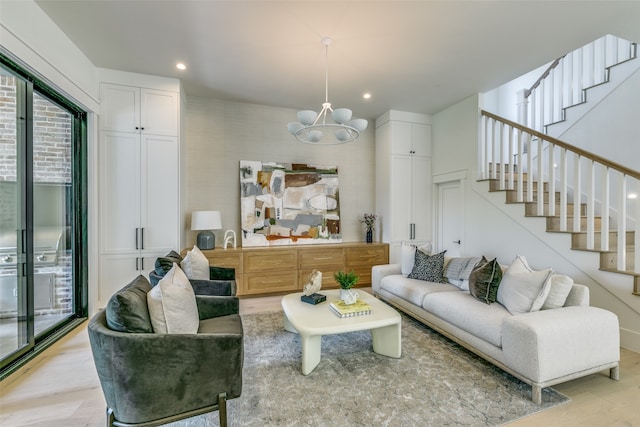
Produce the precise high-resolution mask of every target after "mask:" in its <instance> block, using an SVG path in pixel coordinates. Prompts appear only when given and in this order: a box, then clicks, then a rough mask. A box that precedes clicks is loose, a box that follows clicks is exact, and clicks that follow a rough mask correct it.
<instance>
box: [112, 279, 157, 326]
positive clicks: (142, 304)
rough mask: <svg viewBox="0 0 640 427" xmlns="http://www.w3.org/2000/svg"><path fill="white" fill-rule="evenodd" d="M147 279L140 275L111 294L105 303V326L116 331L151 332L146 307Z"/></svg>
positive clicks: (148, 286) (148, 285) (149, 287)
mask: <svg viewBox="0 0 640 427" xmlns="http://www.w3.org/2000/svg"><path fill="white" fill-rule="evenodd" d="M150 290H151V285H150V284H149V281H148V280H147V279H146V278H145V277H144V276H142V275H140V276H138V277H136V278H135V279H133V280H132V281H131V282H130V283H129V284H127V285H126V286H125V287H123V288H122V289H120V290H119V291H118V292H116V293H115V294H113V295H112V296H111V298H110V299H109V302H108V303H107V307H106V311H105V316H106V320H107V326H109V328H110V329H112V330H114V331H118V332H138V333H140V332H142V333H151V332H153V327H152V326H151V319H150V318H149V310H148V309H147V292H149V291H150Z"/></svg>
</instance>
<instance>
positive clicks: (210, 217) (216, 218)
mask: <svg viewBox="0 0 640 427" xmlns="http://www.w3.org/2000/svg"><path fill="white" fill-rule="evenodd" d="M221 228H222V219H221V218H220V211H194V212H192V213H191V229H192V230H195V231H200V230H201V231H200V232H199V233H198V237H197V240H196V245H197V246H198V248H200V249H215V247H216V236H215V234H213V232H212V231H211V230H220V229H221Z"/></svg>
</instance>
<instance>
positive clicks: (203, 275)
mask: <svg viewBox="0 0 640 427" xmlns="http://www.w3.org/2000/svg"><path fill="white" fill-rule="evenodd" d="M180 268H182V270H183V271H184V274H186V275H187V277H188V278H189V279H194V280H198V279H199V280H209V260H208V259H207V257H206V256H204V254H203V253H202V251H201V250H200V248H198V247H197V246H194V247H193V249H191V250H190V251H189V252H187V256H185V257H184V259H183V260H182V262H180Z"/></svg>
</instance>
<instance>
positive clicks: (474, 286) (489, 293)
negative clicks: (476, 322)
mask: <svg viewBox="0 0 640 427" xmlns="http://www.w3.org/2000/svg"><path fill="white" fill-rule="evenodd" d="M501 281H502V268H500V264H498V260H497V259H496V258H494V259H493V260H491V261H487V259H486V258H485V257H484V256H483V257H482V259H481V260H480V262H478V264H477V265H476V268H474V269H473V271H472V272H471V274H470V275H469V293H470V294H471V295H472V296H474V297H475V298H477V299H479V300H480V301H483V302H485V303H487V304H491V303H494V302H496V300H497V298H498V288H499V286H500V282H501Z"/></svg>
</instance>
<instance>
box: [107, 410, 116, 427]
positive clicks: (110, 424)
mask: <svg viewBox="0 0 640 427" xmlns="http://www.w3.org/2000/svg"><path fill="white" fill-rule="evenodd" d="M115 420H116V416H115V415H113V409H111V408H107V427H113V423H114V422H115Z"/></svg>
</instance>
